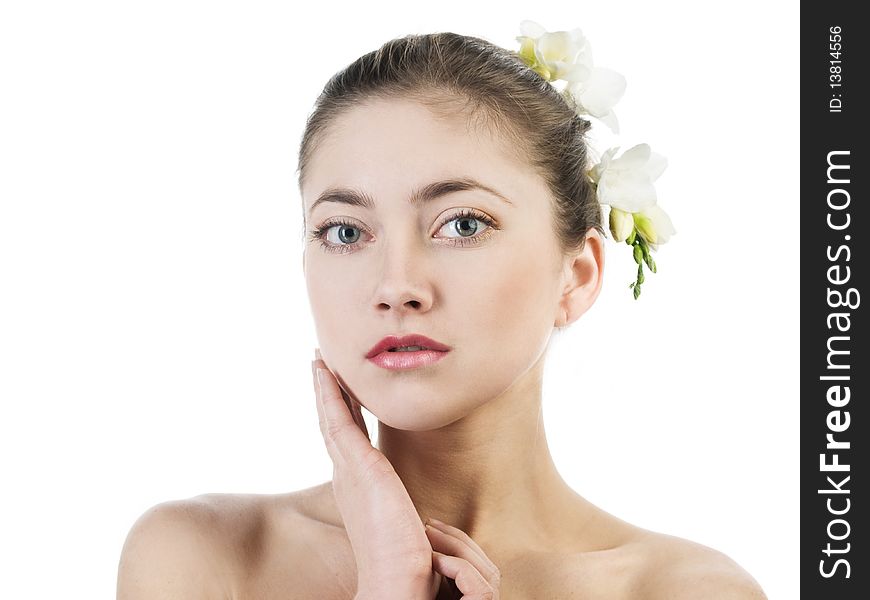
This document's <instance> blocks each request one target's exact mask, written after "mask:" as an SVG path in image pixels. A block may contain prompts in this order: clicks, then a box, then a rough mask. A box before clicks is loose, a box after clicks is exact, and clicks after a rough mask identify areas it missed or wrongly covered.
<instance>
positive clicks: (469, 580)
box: [426, 518, 501, 600]
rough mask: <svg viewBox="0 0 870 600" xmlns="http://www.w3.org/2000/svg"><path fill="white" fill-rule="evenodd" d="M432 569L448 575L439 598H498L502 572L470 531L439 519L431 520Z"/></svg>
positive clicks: (437, 597) (465, 599)
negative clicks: (469, 533) (473, 538)
mask: <svg viewBox="0 0 870 600" xmlns="http://www.w3.org/2000/svg"><path fill="white" fill-rule="evenodd" d="M426 534H427V535H428V537H429V541H430V543H431V544H432V548H433V552H432V568H433V569H434V570H435V571H436V572H437V573H439V574H440V575H442V576H443V577H444V578H446V579H445V580H444V581H443V582H442V584H441V587H440V588H439V590H438V595H437V596H436V600H459V599H462V600H498V598H499V585H500V583H501V574H500V572H499V570H498V567H496V566H495V563H493V562H492V561H491V560H490V559H489V557H488V556H487V555H486V553H485V552H484V551H483V549H481V547H480V546H478V545H477V544H476V543H475V541H474V540H472V539H471V538H470V537H469V536H468V534H467V533H465V532H464V531H462V530H461V529H457V528H456V527H452V526H450V525H447V524H446V523H442V522H441V521H438V520H437V519H432V518H430V519H428V520H427V522H426Z"/></svg>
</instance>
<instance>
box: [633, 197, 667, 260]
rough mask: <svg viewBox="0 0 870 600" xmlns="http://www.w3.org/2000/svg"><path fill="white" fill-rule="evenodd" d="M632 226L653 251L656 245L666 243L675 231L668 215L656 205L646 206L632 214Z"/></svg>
mask: <svg viewBox="0 0 870 600" xmlns="http://www.w3.org/2000/svg"><path fill="white" fill-rule="evenodd" d="M633 217H634V225H635V227H637V231H638V233H640V235H642V236H643V238H644V239H645V240H646V241H647V242H648V243H649V245H650V246H651V247H652V249H653V250H656V249H657V246H658V244H664V243H665V242H667V241H668V240H669V239H670V238H671V236H672V235H674V234H675V233H676V232H677V230H676V229H674V224H673V223H672V222H671V218H670V217H669V216H668V214H667V213H666V212H665V211H663V210H662V209H661V207H660V206H659V205H658V204H653V205H652V206H648V207H646V208H645V209H643V210H641V211H640V212H637V213H634V215H633Z"/></svg>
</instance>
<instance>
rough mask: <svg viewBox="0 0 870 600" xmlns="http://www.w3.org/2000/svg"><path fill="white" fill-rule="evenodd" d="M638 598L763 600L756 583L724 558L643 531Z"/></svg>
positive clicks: (681, 540)
mask: <svg viewBox="0 0 870 600" xmlns="http://www.w3.org/2000/svg"><path fill="white" fill-rule="evenodd" d="M638 548H639V549H640V550H639V551H640V552H641V553H642V554H643V556H644V560H643V561H642V562H643V564H644V568H643V571H642V575H641V576H640V577H639V578H638V580H637V587H638V589H637V596H638V597H641V598H645V599H647V600H684V599H685V600H689V599H694V598H709V599H711V600H766V599H767V596H766V595H765V594H764V592H763V591H762V589H761V586H760V585H759V584H758V582H757V581H756V580H755V579H754V578H753V577H752V575H750V574H749V573H748V572H747V571H746V570H745V569H744V568H743V567H741V566H740V565H739V564H737V563H736V562H735V561H734V560H733V559H731V558H730V557H729V556H727V555H726V554H724V553H722V552H720V551H718V550H715V549H713V548H710V547H709V546H705V545H703V544H699V543H697V542H693V541H690V540H687V539H684V538H680V537H676V536H672V535H666V534H663V533H658V532H652V531H646V532H645V534H644V535H643V536H642V537H641V538H640V540H639V542H638Z"/></svg>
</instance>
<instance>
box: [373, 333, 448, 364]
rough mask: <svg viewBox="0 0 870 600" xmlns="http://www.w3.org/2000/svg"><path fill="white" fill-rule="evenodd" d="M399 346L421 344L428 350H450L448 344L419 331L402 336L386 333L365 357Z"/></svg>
mask: <svg viewBox="0 0 870 600" xmlns="http://www.w3.org/2000/svg"><path fill="white" fill-rule="evenodd" d="M399 346H423V347H424V348H427V349H429V350H437V351H439V352H448V351H449V350H450V346H445V345H444V344H442V343H441V342H436V341H435V340H433V339H431V338H427V337H426V336H425V335H421V334H419V333H410V334H408V335H402V336H396V335H388V336H387V337H385V338H384V339H382V340H381V341H380V342H378V343H377V344H375V345H374V346H372V348H371V350H369V352H368V354H366V358H371V357H373V356H377V355H378V354H380V353H381V352H385V351H387V350H389V349H390V348H398V347H399Z"/></svg>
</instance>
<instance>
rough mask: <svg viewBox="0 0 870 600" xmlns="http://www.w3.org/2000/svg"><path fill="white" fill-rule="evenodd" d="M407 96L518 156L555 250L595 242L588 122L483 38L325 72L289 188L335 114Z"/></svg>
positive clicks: (404, 50) (444, 39) (398, 45)
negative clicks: (547, 211)
mask: <svg viewBox="0 0 870 600" xmlns="http://www.w3.org/2000/svg"><path fill="white" fill-rule="evenodd" d="M397 98H398V99H408V100H413V101H416V102H419V103H421V104H422V105H424V106H426V107H427V108H429V109H430V110H431V111H432V112H433V113H434V114H436V115H438V116H442V117H444V118H448V117H453V118H455V117H456V116H457V115H458V114H464V115H466V116H467V117H468V120H469V122H471V121H476V122H477V123H479V124H482V125H485V126H488V127H489V128H490V130H492V131H497V132H498V133H499V134H500V135H502V136H504V137H503V139H505V140H506V141H508V142H509V143H511V144H513V146H514V147H515V148H518V149H520V150H521V151H523V155H524V157H525V158H527V159H528V161H529V164H530V165H531V166H532V167H533V168H534V170H535V171H536V172H537V173H539V174H540V175H541V177H543V179H544V181H545V182H546V184H547V187H548V189H549V190H550V192H551V194H552V198H553V217H554V219H553V220H554V226H555V233H556V235H557V237H558V240H559V242H560V246H561V249H562V251H563V252H565V253H569V252H572V251H576V250H580V249H582V248H583V242H584V240H585V237H586V233H587V231H588V230H589V228H590V227H594V228H596V229H597V230H598V232H599V233H600V234H601V235H602V236H604V235H605V233H604V229H603V227H602V214H601V206H600V204H599V203H598V200H597V197H596V194H595V190H594V188H593V187H592V184H591V183H590V182H589V180H588V178H587V176H586V171H587V170H588V168H589V166H588V165H587V160H588V159H587V144H586V138H585V136H586V132H587V131H588V129H589V127H590V123H589V121H587V120H585V119H583V118H581V117H580V116H578V115H577V113H576V112H575V111H574V109H573V108H572V107H571V106H569V104H568V102H566V100H565V99H564V98H563V97H562V95H561V94H560V92H559V91H558V90H557V89H555V88H554V87H553V85H552V84H550V83H549V82H548V81H547V80H546V79H544V78H543V77H541V76H540V75H539V74H538V73H536V72H535V71H534V70H533V69H531V68H529V67H528V66H527V65H526V64H525V63H524V62H523V60H522V59H521V58H520V57H519V56H518V55H517V54H515V53H514V52H511V51H510V50H507V49H505V48H502V47H500V46H498V45H496V44H493V43H491V42H489V41H487V40H484V39H481V38H477V37H472V36H466V35H459V34H456V33H450V32H442V33H430V34H425V35H407V36H405V37H402V38H396V39H394V40H391V41H389V42H387V43H385V44H384V45H383V46H381V47H380V48H379V49H377V50H374V51H372V52H369V53H367V54H365V55H363V56H361V57H359V58H358V59H357V60H355V61H354V62H352V63H351V64H349V65H348V66H347V67H345V68H344V69H342V70H341V71H339V72H338V73H336V74H335V75H333V76H332V77H331V78H330V79H329V81H328V82H327V84H326V86H325V87H324V88H323V91H322V92H321V94H320V96H319V97H318V98H317V101H316V102H315V105H314V110H313V111H312V113H311V114H310V115H309V117H308V120H307V122H306V126H305V131H304V133H303V136H302V142H301V146H300V150H299V165H298V169H297V172H298V176H299V179H298V183H299V189H300V190H301V189H302V185H303V182H304V177H305V171H306V166H307V165H308V164H309V162H310V161H311V157H312V156H313V154H314V152H315V150H316V148H317V146H318V144H319V142H320V141H321V140H322V139H323V138H324V136H325V134H326V131H327V129H328V128H329V125H330V124H331V123H332V122H333V121H334V120H335V118H336V117H337V116H339V115H340V114H342V113H343V112H345V111H347V110H348V109H350V108H352V107H354V106H356V105H358V104H360V103H361V102H364V101H367V100H375V99H397Z"/></svg>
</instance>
